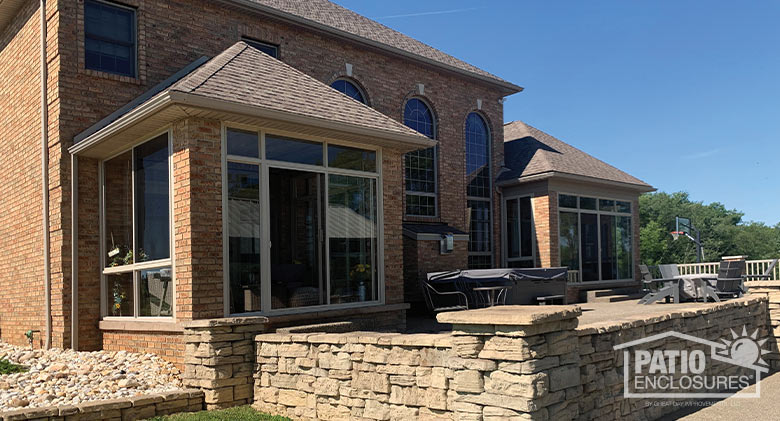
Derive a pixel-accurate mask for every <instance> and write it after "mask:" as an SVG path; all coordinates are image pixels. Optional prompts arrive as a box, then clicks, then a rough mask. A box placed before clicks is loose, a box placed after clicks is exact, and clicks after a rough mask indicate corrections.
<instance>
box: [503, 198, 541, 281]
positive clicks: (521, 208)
mask: <svg viewBox="0 0 780 421" xmlns="http://www.w3.org/2000/svg"><path fill="white" fill-rule="evenodd" d="M504 204H505V209H506V214H505V223H504V233H505V238H506V261H507V266H508V267H534V265H535V261H534V260H535V259H534V247H533V244H534V239H533V213H532V210H531V198H530V197H520V198H510V199H506V201H505V202H504Z"/></svg>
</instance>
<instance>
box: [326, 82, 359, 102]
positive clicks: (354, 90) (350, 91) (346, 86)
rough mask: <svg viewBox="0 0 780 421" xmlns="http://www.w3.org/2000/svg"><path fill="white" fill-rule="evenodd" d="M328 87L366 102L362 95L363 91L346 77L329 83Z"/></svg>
mask: <svg viewBox="0 0 780 421" xmlns="http://www.w3.org/2000/svg"><path fill="white" fill-rule="evenodd" d="M330 87H331V88H333V89H335V90H337V91H339V92H341V93H342V94H344V95H346V96H348V97H350V98H352V99H355V100H357V101H360V102H362V103H364V104H365V103H366V99H365V96H364V95H363V92H361V91H360V89H359V88H358V87H357V86H356V85H355V84H354V83H352V82H350V81H348V80H346V79H339V80H337V81H335V82H333V83H331V84H330Z"/></svg>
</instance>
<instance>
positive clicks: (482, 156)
mask: <svg viewBox="0 0 780 421" xmlns="http://www.w3.org/2000/svg"><path fill="white" fill-rule="evenodd" d="M466 178H467V180H468V186H467V193H466V195H467V196H472V197H490V136H489V135H488V129H487V125H486V124H485V120H483V119H482V117H480V116H479V114H477V113H471V114H469V116H468V118H466Z"/></svg>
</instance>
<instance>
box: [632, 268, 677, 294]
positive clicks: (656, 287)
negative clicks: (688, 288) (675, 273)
mask: <svg viewBox="0 0 780 421" xmlns="http://www.w3.org/2000/svg"><path fill="white" fill-rule="evenodd" d="M662 266H665V265H662ZM674 266H675V268H676V267H677V266H676V265H674ZM659 269H660V266H659ZM639 271H640V273H642V284H643V285H644V286H645V288H646V289H647V290H648V291H649V292H648V293H647V294H646V295H645V296H644V297H642V299H641V300H639V304H652V303H654V302H657V301H661V300H664V301H666V302H667V303H668V302H669V301H670V300H672V301H674V303H679V302H680V279H678V278H674V277H671V278H666V277H665V276H664V277H662V278H658V279H656V278H653V275H652V274H651V273H650V270H649V269H648V267H647V266H645V265H639ZM661 273H662V274H663V271H662V272H661Z"/></svg>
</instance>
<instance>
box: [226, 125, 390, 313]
mask: <svg viewBox="0 0 780 421" xmlns="http://www.w3.org/2000/svg"><path fill="white" fill-rule="evenodd" d="M229 129H235V130H243V131H251V132H256V133H257V135H258V142H260V144H259V148H258V151H259V158H250V157H245V156H236V155H228V153H227V131H228V130H229ZM266 135H273V136H282V137H286V138H291V139H294V140H305V141H312V142H317V143H320V144H322V153H323V157H322V162H323V165H322V166H318V165H309V164H297V163H292V162H284V161H275V160H269V159H265V137H266ZM329 145H337V146H347V147H351V148H357V149H363V150H368V151H374V152H376V172H373V173H372V172H367V171H356V170H346V169H340V168H332V167H328V146H329ZM221 150H222V209H223V212H222V246H223V251H222V256H223V301H224V314H225V317H234V316H254V315H267V316H281V315H285V314H305V313H315V312H321V311H327V310H339V309H349V308H360V307H372V306H380V305H384V304H385V272H384V268H385V261H384V257H385V256H384V250H385V248H384V247H385V246H384V213H383V210H384V204H383V199H384V197H383V185H382V182H383V177H382V148H381V147H378V146H374V145H366V144H358V143H354V142H347V141H340V140H332V139H324V138H319V137H314V136H307V135H302V134H299V133H291V132H285V131H281V130H273V129H267V128H264V127H260V126H253V125H247V124H242V123H234V122H223V123H222V147H221ZM228 162H238V163H244V164H250V165H257V166H258V167H259V168H260V207H261V225H260V238H261V241H260V244H261V248H260V268H261V273H260V311H254V312H246V313H230V262H229V260H230V258H229V238H228V237H229V233H228V217H227V214H226V212H225V211H224V210H225V209H227V208H228V191H227V164H228ZM272 167H273V168H281V169H290V170H299V171H308V172H315V173H318V174H323V175H324V176H325V183H324V186H323V187H324V188H323V193H324V195H325V198H326V200H327V198H328V197H329V196H328V188H329V183H328V176H329V175H346V176H353V177H362V178H370V179H373V180H374V181H375V183H376V195H377V198H376V207H377V209H376V215H377V216H376V217H377V245H376V254H377V263H376V265H377V268H376V269H377V270H376V277H377V279H376V289H377V291H376V297H377V299H376V300H370V301H362V302H355V303H344V304H328V303H326V304H320V305H315V306H307V307H295V308H281V309H273V308H272V307H273V306H272V301H271V298H272V297H271V295H272V291H271V251H270V246H271V239H270V232H271V227H270V218H269V217H268V214H267V212H268V211H267V210H268V209H270V194H269V191H268V187H267V186H268V185H267V183H268V179H269V169H270V168H272ZM325 214H327V203H325ZM322 231H323V238H324V241H325V250H324V252H325V254H324V256H322V259H323V262H324V265H323V266H322V270H323V272H324V276H325V280H324V282H325V298H326V301H327V302H329V301H330V287H331V282H330V242H329V241H328V223H327V216H326V215H323V229H322Z"/></svg>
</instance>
